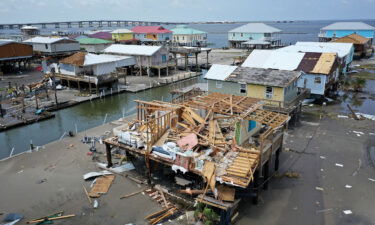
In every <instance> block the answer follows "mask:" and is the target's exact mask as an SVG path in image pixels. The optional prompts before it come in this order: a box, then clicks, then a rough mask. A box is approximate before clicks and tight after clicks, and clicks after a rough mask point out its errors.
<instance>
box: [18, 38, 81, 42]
mask: <svg viewBox="0 0 375 225" xmlns="http://www.w3.org/2000/svg"><path fill="white" fill-rule="evenodd" d="M62 40H70V41H73V42H75V40H72V39H69V38H66V37H33V38H30V39H27V40H25V41H23V42H26V43H42V44H52V43H56V42H58V41H62Z"/></svg>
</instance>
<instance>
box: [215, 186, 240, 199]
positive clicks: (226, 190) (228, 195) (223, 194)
mask: <svg viewBox="0 0 375 225" xmlns="http://www.w3.org/2000/svg"><path fill="white" fill-rule="evenodd" d="M217 192H218V198H219V199H220V200H222V201H228V202H233V201H234V195H235V194H236V189H234V188H230V187H228V186H224V185H219V186H218V187H217Z"/></svg>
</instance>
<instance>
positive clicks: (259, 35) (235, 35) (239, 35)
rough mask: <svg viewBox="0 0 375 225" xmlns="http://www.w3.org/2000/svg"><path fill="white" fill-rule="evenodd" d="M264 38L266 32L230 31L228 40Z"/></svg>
mask: <svg viewBox="0 0 375 225" xmlns="http://www.w3.org/2000/svg"><path fill="white" fill-rule="evenodd" d="M263 38H264V33H236V32H229V33H228V40H230V41H248V40H262V39H263Z"/></svg>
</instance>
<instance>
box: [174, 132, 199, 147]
mask: <svg viewBox="0 0 375 225" xmlns="http://www.w3.org/2000/svg"><path fill="white" fill-rule="evenodd" d="M177 144H178V146H179V147H180V148H181V149H183V150H190V149H193V148H194V146H196V145H197V144H198V138H197V135H196V134H193V133H191V134H189V135H187V136H185V137H183V138H181V139H180V140H178V141H177Z"/></svg>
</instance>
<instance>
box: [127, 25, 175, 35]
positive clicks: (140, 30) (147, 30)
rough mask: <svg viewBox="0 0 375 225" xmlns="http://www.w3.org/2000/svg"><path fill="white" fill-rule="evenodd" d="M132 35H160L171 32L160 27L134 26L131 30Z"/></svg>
mask: <svg viewBox="0 0 375 225" xmlns="http://www.w3.org/2000/svg"><path fill="white" fill-rule="evenodd" d="M132 31H133V32H134V33H138V34H146V33H153V34H159V33H160V34H162V33H172V31H170V30H168V29H165V28H164V27H162V26H136V27H134V28H133V29H132Z"/></svg>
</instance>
